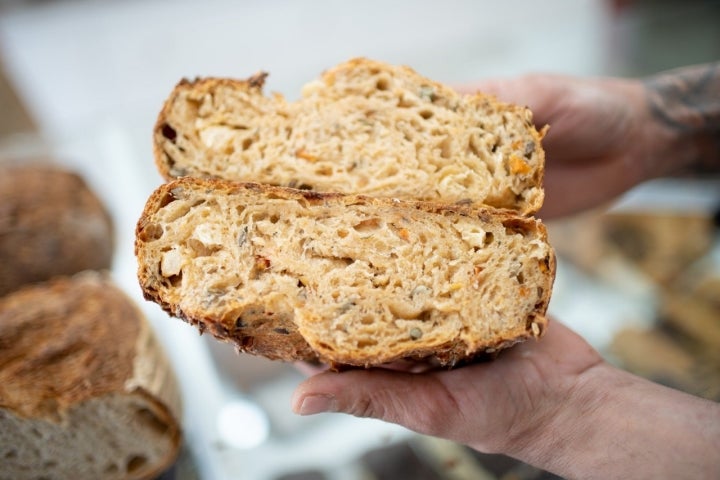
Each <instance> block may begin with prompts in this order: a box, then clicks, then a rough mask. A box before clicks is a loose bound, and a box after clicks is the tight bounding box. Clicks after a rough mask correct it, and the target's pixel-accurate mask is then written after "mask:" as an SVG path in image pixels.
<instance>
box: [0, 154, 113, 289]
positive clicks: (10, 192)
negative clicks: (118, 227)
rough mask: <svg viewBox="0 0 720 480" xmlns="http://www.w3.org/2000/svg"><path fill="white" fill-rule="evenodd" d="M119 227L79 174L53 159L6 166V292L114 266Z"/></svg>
mask: <svg viewBox="0 0 720 480" xmlns="http://www.w3.org/2000/svg"><path fill="white" fill-rule="evenodd" d="M113 230H114V229H113V223H112V219H111V217H110V214H109V212H108V211H107V210H106V209H105V207H104V205H103V204H102V202H101V200H100V199H99V198H98V197H97V196H96V195H95V193H94V192H92V191H91V190H90V188H89V187H88V185H87V184H86V183H85V181H84V180H83V179H82V178H81V177H80V176H79V175H77V174H75V173H73V172H70V171H67V170H65V169H64V168H62V167H60V166H56V165H52V164H49V163H33V164H30V165H27V164H24V163H23V164H20V163H17V164H16V163H12V164H4V165H0V295H3V294H6V293H9V292H11V291H13V290H17V289H18V288H20V287H22V286H23V285H26V284H31V283H35V282H42V281H45V280H49V279H50V278H52V277H55V276H59V275H72V274H75V273H77V272H80V271H82V270H103V269H107V268H110V266H111V263H112V257H113V246H114V245H113V244H114V236H113Z"/></svg>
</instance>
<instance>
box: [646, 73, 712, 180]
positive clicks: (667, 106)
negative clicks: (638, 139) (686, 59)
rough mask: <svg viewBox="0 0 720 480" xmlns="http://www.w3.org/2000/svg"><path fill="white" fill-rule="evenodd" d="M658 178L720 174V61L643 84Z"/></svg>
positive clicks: (647, 80) (648, 79) (669, 74)
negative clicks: (719, 172) (695, 174)
mask: <svg viewBox="0 0 720 480" xmlns="http://www.w3.org/2000/svg"><path fill="white" fill-rule="evenodd" d="M642 83H643V86H644V87H645V100H646V110H647V118H648V121H649V122H648V131H649V132H651V133H650V135H649V137H650V138H648V140H649V141H650V143H649V145H650V146H651V147H653V148H652V149H651V150H652V151H653V157H654V160H655V161H656V164H655V165H651V167H654V169H653V170H654V174H655V176H662V175H678V174H687V173H708V172H717V171H718V170H720V63H715V64H709V65H700V66H695V67H687V68H683V69H678V70H674V71H670V72H663V73H660V74H657V75H654V76H651V77H649V78H646V79H645V80H644V81H643V82H642Z"/></svg>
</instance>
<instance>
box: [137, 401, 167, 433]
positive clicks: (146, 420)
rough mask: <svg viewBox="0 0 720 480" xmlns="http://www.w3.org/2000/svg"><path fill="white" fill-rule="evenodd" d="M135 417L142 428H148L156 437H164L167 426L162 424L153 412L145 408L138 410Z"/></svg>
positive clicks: (165, 423)
mask: <svg viewBox="0 0 720 480" xmlns="http://www.w3.org/2000/svg"><path fill="white" fill-rule="evenodd" d="M135 417H136V418H137V420H138V422H139V423H140V424H142V425H143V426H145V427H147V428H149V429H150V430H152V431H153V432H155V433H156V434H157V435H165V434H166V433H167V431H168V428H169V425H168V424H167V422H163V421H162V420H161V419H160V418H159V417H158V416H157V415H156V414H155V413H154V412H152V411H151V410H149V409H147V408H144V407H143V408H139V409H137V410H136V411H135Z"/></svg>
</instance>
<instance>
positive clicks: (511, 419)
mask: <svg viewBox="0 0 720 480" xmlns="http://www.w3.org/2000/svg"><path fill="white" fill-rule="evenodd" d="M600 361H601V359H600V357H599V355H598V354H597V353H596V352H595V351H594V350H593V349H592V348H591V347H590V346H589V345H588V344H587V343H585V341H583V340H582V339H581V338H580V337H578V336H577V335H576V334H574V333H573V332H571V331H570V330H568V329H567V328H565V327H564V326H563V325H561V324H559V323H557V322H554V323H552V324H551V326H550V328H549V329H548V333H547V334H546V336H545V337H544V338H543V339H542V340H541V341H539V342H536V341H528V342H526V343H524V344H522V345H519V346H516V347H514V348H512V349H510V350H508V351H506V352H504V353H502V354H501V355H500V356H499V358H498V359H496V360H495V361H493V362H486V363H477V364H473V365H468V366H465V367H462V368H458V369H455V370H449V371H448V370H435V371H429V372H425V373H424V374H422V375H418V374H415V373H407V372H403V371H398V370H388V369H373V370H352V371H348V372H344V373H331V372H326V373H322V374H320V375H316V376H314V377H311V378H310V379H308V380H306V381H305V382H304V383H303V384H302V385H301V386H300V387H298V391H297V392H296V398H299V397H301V396H302V395H303V394H304V392H306V391H326V392H332V393H333V394H334V396H335V397H336V398H337V399H338V401H339V402H341V403H342V408H341V409H342V411H345V412H347V413H352V414H354V415H357V416H362V417H375V418H383V419H385V420H387V421H391V422H395V423H399V424H401V425H404V426H406V427H408V428H410V429H412V430H415V431H418V432H420V433H425V434H429V435H435V436H439V437H444V438H449V439H452V440H455V441H458V442H461V443H465V444H468V445H470V446H472V447H474V448H477V449H478V450H481V451H506V450H507V448H508V445H512V444H514V442H513V439H514V438H517V437H521V436H522V435H523V432H524V431H526V430H529V429H533V428H535V427H536V425H528V424H527V419H532V420H533V421H536V422H541V421H544V420H546V419H549V418H552V417H553V416H554V415H555V413H556V410H557V409H558V408H560V406H561V405H562V403H563V400H564V399H565V397H566V396H567V395H568V392H570V391H572V389H573V386H574V384H575V383H576V382H577V381H579V379H580V377H581V376H582V374H583V372H585V371H587V370H588V369H590V368H591V367H592V366H593V365H596V364H598V363H599V362H600ZM379 409H382V411H379Z"/></svg>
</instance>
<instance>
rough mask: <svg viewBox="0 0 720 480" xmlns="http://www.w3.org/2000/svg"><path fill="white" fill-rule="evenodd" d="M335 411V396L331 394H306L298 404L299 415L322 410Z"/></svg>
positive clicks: (311, 413) (313, 413)
mask: <svg viewBox="0 0 720 480" xmlns="http://www.w3.org/2000/svg"><path fill="white" fill-rule="evenodd" d="M335 411H337V404H336V402H335V397H334V396H332V395H308V396H307V397H305V398H303V400H302V403H301V404H300V411H299V412H298V413H299V414H300V415H315V414H316V413H322V412H335Z"/></svg>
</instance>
